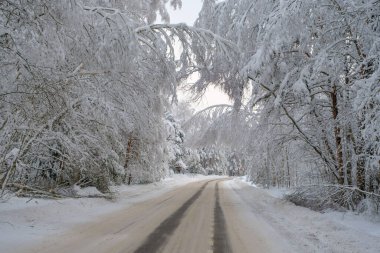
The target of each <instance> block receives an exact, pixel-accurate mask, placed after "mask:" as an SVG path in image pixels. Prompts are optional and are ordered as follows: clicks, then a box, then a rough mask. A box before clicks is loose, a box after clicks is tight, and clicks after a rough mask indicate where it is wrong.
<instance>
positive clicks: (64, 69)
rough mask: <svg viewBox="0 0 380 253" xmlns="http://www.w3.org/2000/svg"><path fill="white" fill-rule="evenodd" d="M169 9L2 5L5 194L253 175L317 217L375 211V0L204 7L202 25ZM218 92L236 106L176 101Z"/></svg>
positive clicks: (42, 2) (159, 3)
mask: <svg viewBox="0 0 380 253" xmlns="http://www.w3.org/2000/svg"><path fill="white" fill-rule="evenodd" d="M168 8H181V0H171V1H169V0H128V1H127V0H68V1H48V0H33V1H31V0H2V1H0V75H1V79H0V187H1V195H4V194H5V193H7V192H8V191H11V192H15V193H16V194H17V195H18V196H41V197H47V196H53V197H60V196H70V192H71V191H70V189H71V188H72V187H74V186H80V187H84V186H95V187H96V188H97V189H99V190H100V191H101V192H103V193H108V192H109V187H110V186H111V185H118V184H145V183H151V182H156V181H159V180H161V179H163V178H164V177H166V176H167V175H169V174H171V173H198V174H205V175H206V174H218V175H229V176H242V175H247V176H248V178H249V179H250V180H251V181H253V182H255V183H256V184H259V185H261V186H263V187H289V188H292V189H293V191H292V193H291V194H289V195H288V196H287V198H288V200H290V201H292V202H294V203H296V204H299V205H304V206H308V207H311V208H312V209H315V210H321V209H325V208H335V209H350V210H355V211H359V212H371V213H372V212H375V213H378V212H379V208H380V1H379V0H366V1H363V0H351V1H345V0H306V1H305V0H291V1H290V0H271V1H268V0H224V1H216V0H204V1H203V7H202V10H201V12H200V13H199V17H198V19H197V20H196V22H195V23H194V25H193V26H188V25H185V24H172V23H170V17H169V14H168ZM190 79H191V80H195V81H194V82H189V81H188V80H190ZM210 86H213V87H217V88H218V89H220V90H222V91H223V92H224V93H225V94H227V95H228V97H229V98H230V99H231V101H232V104H231V105H230V104H222V105H214V106H211V107H208V108H205V109H204V110H201V111H197V112H196V111H194V109H193V108H191V106H190V105H188V104H186V103H184V102H183V101H179V99H178V91H179V90H180V89H182V90H186V91H187V92H189V93H191V94H192V97H193V99H194V100H196V99H199V98H200V97H202V95H203V94H204V93H205V91H206V90H207V88H208V87H210Z"/></svg>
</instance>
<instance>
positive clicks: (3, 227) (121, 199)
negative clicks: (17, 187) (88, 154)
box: [0, 174, 221, 253]
mask: <svg viewBox="0 0 380 253" xmlns="http://www.w3.org/2000/svg"><path fill="white" fill-rule="evenodd" d="M213 178H221V177H220V176H203V175H186V174H185V175H182V174H181V175H178V174H175V175H172V176H171V177H168V178H165V179H163V180H162V181H161V182H157V183H152V184H146V185H131V186H127V185H123V186H114V187H111V189H112V191H114V192H115V196H116V199H115V200H113V201H109V200H106V199H98V198H80V199H70V198H68V199H62V200H47V199H29V198H16V197H13V198H10V199H8V200H5V201H4V200H3V201H2V202H0V252H7V253H10V252H12V251H15V249H16V248H17V247H20V246H22V247H25V245H30V244H33V243H36V242H37V241H38V240H41V239H43V238H44V237H46V236H49V235H52V234H59V233H62V232H63V231H66V230H67V229H69V228H72V227H73V226H75V225H78V224H81V223H86V222H90V221H92V220H95V219H96V218H97V217H98V216H100V215H103V214H107V213H111V212H113V211H117V210H120V209H123V208H127V207H129V206H131V205H133V204H134V203H138V202H141V201H145V200H148V199H151V198H154V197H156V196H159V195H161V194H164V193H165V192H168V191H169V190H171V189H174V188H176V187H179V186H182V185H185V184H188V183H191V182H196V181H201V180H205V179H213ZM78 188H79V187H78ZM74 190H76V191H77V192H79V193H80V194H81V195H82V196H91V195H97V194H99V193H100V192H99V191H98V190H97V189H96V188H84V189H74Z"/></svg>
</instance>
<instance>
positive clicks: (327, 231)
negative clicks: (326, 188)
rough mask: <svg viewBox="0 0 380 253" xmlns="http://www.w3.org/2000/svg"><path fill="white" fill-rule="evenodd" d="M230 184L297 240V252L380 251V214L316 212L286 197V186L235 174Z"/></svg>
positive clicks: (259, 212) (284, 233)
mask: <svg viewBox="0 0 380 253" xmlns="http://www.w3.org/2000/svg"><path fill="white" fill-rule="evenodd" d="M247 185H249V186H252V187H246V186H247ZM229 186H230V187H231V188H232V189H235V190H238V192H240V193H241V194H240V197H241V198H242V199H243V200H244V201H245V202H247V203H249V205H250V208H251V210H252V212H254V213H255V214H256V215H258V216H259V217H260V218H262V219H263V220H265V221H266V222H267V223H268V224H270V225H271V226H272V227H273V228H274V229H275V230H276V231H278V232H279V233H281V234H282V236H283V237H285V238H288V240H289V241H290V242H296V243H294V245H293V246H294V247H295V252H337V253H338V252H339V253H340V252H350V253H352V252H357V253H361V252H366V253H370V252H371V253H372V252H373V253H377V252H380V251H379V249H380V221H379V217H373V216H366V215H359V214H356V213H354V212H336V211H327V212H325V213H320V212H315V211H312V210H310V209H308V208H304V207H300V206H296V205H294V204H293V203H290V202H288V201H286V200H283V196H284V194H285V193H286V191H287V190H286V189H275V190H273V189H261V188H260V187H258V186H256V185H252V184H251V183H250V182H247V179H246V178H244V177H239V178H235V179H234V180H233V181H231V182H229Z"/></svg>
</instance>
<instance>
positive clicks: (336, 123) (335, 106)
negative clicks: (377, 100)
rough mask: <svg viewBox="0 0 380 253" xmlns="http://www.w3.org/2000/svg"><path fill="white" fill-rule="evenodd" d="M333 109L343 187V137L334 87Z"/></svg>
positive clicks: (340, 181)
mask: <svg viewBox="0 0 380 253" xmlns="http://www.w3.org/2000/svg"><path fill="white" fill-rule="evenodd" d="M331 101H332V105H331V109H332V115H333V120H334V125H335V126H334V137H335V144H336V163H337V167H338V175H339V177H338V183H339V184H341V185H343V184H344V173H343V151H342V137H341V129H340V127H339V123H338V120H337V119H338V113H339V110H338V93H337V87H336V86H335V85H334V87H333V91H332V92H331Z"/></svg>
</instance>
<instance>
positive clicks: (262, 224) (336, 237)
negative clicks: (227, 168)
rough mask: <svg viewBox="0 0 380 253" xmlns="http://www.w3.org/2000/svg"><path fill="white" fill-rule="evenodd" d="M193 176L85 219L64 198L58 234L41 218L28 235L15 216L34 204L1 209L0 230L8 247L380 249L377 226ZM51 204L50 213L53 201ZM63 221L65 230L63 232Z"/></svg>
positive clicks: (60, 250) (0, 246)
mask: <svg viewBox="0 0 380 253" xmlns="http://www.w3.org/2000/svg"><path fill="white" fill-rule="evenodd" d="M192 181H193V182H191V183H188V181H186V180H184V181H183V184H182V185H180V184H176V185H172V186H171V187H168V184H164V185H162V186H155V187H153V186H142V187H139V186H136V190H135V194H136V195H138V198H137V199H135V200H133V199H131V198H128V200H129V201H128V202H130V203H129V204H125V203H124V204H123V205H120V204H119V205H117V204H116V206H114V207H113V209H112V208H108V209H107V208H106V207H103V211H98V212H96V211H95V210H101V209H102V207H101V205H99V204H100V202H94V203H95V204H94V206H93V209H95V210H89V209H88V208H87V209H86V208H85V209H83V208H82V209H83V210H87V212H88V217H87V220H85V222H83V218H84V217H85V212H84V211H83V212H82V213H80V212H75V211H76V210H77V209H75V207H74V206H73V203H74V202H70V201H68V203H67V204H68V206H72V211H73V212H72V213H71V215H72V216H73V215H76V214H77V215H78V217H77V219H73V218H72V217H69V215H70V210H69V209H65V208H64V206H65V203H61V204H60V205H62V206H63V210H64V211H63V212H62V213H59V212H57V216H56V218H57V220H56V221H55V226H56V228H57V231H53V232H52V231H50V232H49V231H42V228H43V227H45V228H51V226H50V227H49V226H48V224H45V226H42V227H40V230H38V224H39V222H38V221H37V222H36V226H37V228H36V229H34V230H33V228H31V230H30V231H34V233H35V234H36V235H40V237H37V236H35V237H33V236H32V235H30V234H29V237H30V238H29V240H26V239H25V238H23V236H26V235H28V233H30V231H29V230H27V232H25V228H24V229H22V226H21V225H22V224H21V223H22V222H21V223H20V222H19V223H17V222H18V221H17V216H15V214H16V215H17V213H18V214H19V215H20V214H23V212H24V213H25V210H28V209H25V208H24V209H19V210H18V211H17V210H14V213H13V216H12V213H11V211H10V210H9V209H8V210H2V209H0V215H1V216H0V218H1V219H2V218H7V217H8V218H9V219H8V221H7V222H9V224H12V225H13V228H12V229H13V230H12V229H9V228H6V227H3V229H0V233H2V235H1V236H0V237H3V236H4V237H3V239H0V252H9V253H11V252H20V253H21V252H41V253H43V252H49V253H50V252H57V253H66V252H81V253H82V252H83V253H86V252H91V253H96V252H107V253H110V252H123V253H125V252H144V253H145V252H146V253H150V252H176V253H178V252H180V253H186V252H194V253H200V252H205V253H206V252H217V253H223V252H237V253H243V252H250V253H251V252H252V253H254V252H378V249H379V248H380V237H379V236H378V234H377V233H376V231H375V232H374V233H372V234H370V233H364V232H363V231H362V230H360V229H355V228H353V227H350V226H345V224H344V223H342V222H339V221H334V220H333V219H332V218H331V216H327V215H325V214H321V213H317V212H313V211H311V210H308V209H306V208H302V207H297V206H295V205H293V204H291V203H289V202H286V201H284V200H282V199H279V198H274V197H272V196H270V195H269V194H267V193H266V192H265V191H264V190H261V189H258V188H254V187H251V186H249V185H248V184H246V183H244V182H242V181H240V180H238V179H236V178H235V179H230V178H221V177H214V178H198V179H194V180H192ZM185 183H187V184H185ZM144 187H145V188H144ZM152 187H153V188H152ZM142 189H145V190H143V191H142ZM129 193H131V192H129ZM132 195H133V194H132ZM89 201H99V200H89ZM120 201H121V200H119V202H120ZM121 202H122V201H121ZM102 203H103V204H107V202H102ZM113 205H115V204H113ZM50 206H54V205H50ZM111 206H112V204H111ZM45 207H46V208H47V210H49V204H46V205H45ZM29 208H30V207H29ZM39 208H40V207H39ZM46 208H45V209H46ZM3 209H4V208H3ZM5 209H6V208H5ZM29 210H33V209H29ZM34 210H37V209H34ZM41 210H42V209H41ZM78 210H81V208H78ZM50 212H51V211H50ZM45 214H46V217H50V218H46V217H45V216H40V217H38V215H37V216H36V214H34V216H33V214H30V215H29V216H28V217H29V219H30V218H31V217H35V219H40V220H41V223H43V221H45V222H46V220H48V219H50V220H53V218H54V217H51V216H52V215H51V214H52V213H49V211H47V212H46V213H45ZM25 215H26V214H25ZM12 217H13V218H12ZM12 219H13V220H12ZM62 219H66V223H65V220H62ZM68 220H71V224H70V226H68V225H67V221H68ZM81 221H82V222H81ZM59 224H61V225H62V227H63V228H65V229H63V228H61V229H59V228H58V227H57V226H59ZM5 225H7V224H5ZM0 226H4V224H0ZM0 228H1V227H0ZM18 229H19V231H17V230H18ZM375 230H376V229H375ZM11 231H13V233H14V235H13V236H12V235H10V234H9V233H11ZM28 231H29V232H28ZM18 232H20V233H18ZM5 233H7V234H5ZM4 238H8V240H9V241H8V242H7V241H6V240H7V239H5V240H4ZM17 241H18V242H19V243H17ZM4 245H5V246H4Z"/></svg>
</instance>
